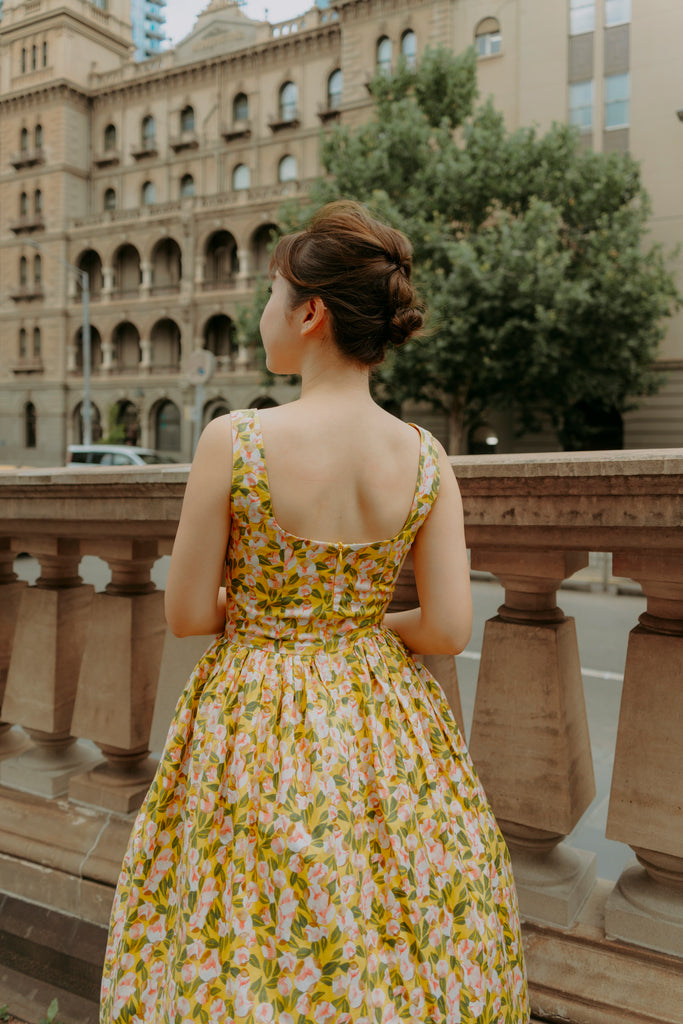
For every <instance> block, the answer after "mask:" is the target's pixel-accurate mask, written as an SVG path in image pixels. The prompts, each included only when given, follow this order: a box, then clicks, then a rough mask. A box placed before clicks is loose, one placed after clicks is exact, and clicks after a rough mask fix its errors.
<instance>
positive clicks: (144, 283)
mask: <svg viewBox="0 0 683 1024" xmlns="http://www.w3.org/2000/svg"><path fill="white" fill-rule="evenodd" d="M140 270H141V271H142V280H141V282H140V296H141V297H144V296H148V295H149V294H150V292H151V290H152V264H151V263H148V261H147V260H142V262H141V263H140Z"/></svg>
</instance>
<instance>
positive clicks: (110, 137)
mask: <svg viewBox="0 0 683 1024" xmlns="http://www.w3.org/2000/svg"><path fill="white" fill-rule="evenodd" d="M104 148H105V151H106V152H108V153H109V152H111V150H113V149H116V125H114V124H108V125H107V127H106V128H105V129H104Z"/></svg>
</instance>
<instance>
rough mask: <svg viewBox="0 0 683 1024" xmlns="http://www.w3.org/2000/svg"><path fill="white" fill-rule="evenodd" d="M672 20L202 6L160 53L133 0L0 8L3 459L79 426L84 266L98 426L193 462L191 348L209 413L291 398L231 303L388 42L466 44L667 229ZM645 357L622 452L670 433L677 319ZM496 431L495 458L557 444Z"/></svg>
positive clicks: (673, 160) (45, 455) (500, 7)
mask: <svg viewBox="0 0 683 1024" xmlns="http://www.w3.org/2000/svg"><path fill="white" fill-rule="evenodd" d="M560 8H562V11H560ZM682 28H683V10H681V11H680V12H679V10H678V6H677V5H671V4H667V3H665V2H664V0H654V2H652V0H650V2H648V3H647V4H646V3H645V0H633V11H631V5H630V3H629V0H566V3H562V4H546V3H544V2H543V0H537V2H535V3H523V2H522V0H507V2H505V3H503V2H502V0H339V2H337V3H336V4H333V5H331V6H328V7H324V8H323V7H314V8H312V9H311V10H310V11H309V12H308V13H307V14H305V15H303V16H301V17H299V18H295V19H291V20H290V21H288V22H282V23H279V24H269V23H267V22H258V21H253V20H250V19H248V18H247V17H246V16H245V15H244V14H243V13H242V11H241V10H240V6H239V5H238V4H237V3H236V2H234V0H212V2H211V3H210V4H209V5H208V7H207V9H206V10H205V11H204V12H203V13H202V14H201V15H200V17H199V18H198V19H197V23H196V25H195V28H194V29H193V31H192V33H191V34H190V35H189V36H188V37H186V38H185V39H184V40H182V41H181V43H180V44H179V45H178V46H177V47H176V48H175V49H174V50H171V51H168V52H166V53H164V54H162V55H161V56H159V57H154V58H151V59H149V60H147V61H144V62H143V63H135V62H134V61H133V59H132V57H131V52H132V42H131V30H130V25H129V11H128V7H127V0H109V2H108V4H107V5H106V9H102V7H101V5H100V4H94V3H91V2H89V0H5V2H4V10H3V18H2V21H1V22H0V325H1V330H0V464H3V463H7V464H19V465H60V464H63V462H64V459H65V452H66V448H67V445H68V444H69V443H72V442H78V441H79V440H80V439H81V435H82V414H81V410H82V399H83V394H84V379H83V352H82V330H83V303H82V297H81V289H80V283H79V277H78V273H77V271H78V270H81V271H83V270H85V271H87V272H88V276H89V282H90V316H89V321H90V331H91V363H92V371H91V377H90V391H91V396H92V402H93V414H94V427H95V433H96V435H97V433H98V432H99V433H105V434H106V433H107V432H109V431H110V430H111V427H112V425H113V424H118V425H119V427H120V428H122V430H123V431H124V432H125V434H126V436H127V438H128V439H129V440H131V441H133V440H135V441H137V443H139V444H144V445H146V446H150V447H156V448H159V449H161V450H163V451H166V452H167V453H168V454H169V455H170V456H172V457H174V458H176V459H181V460H185V459H187V458H189V456H190V451H191V444H192V419H191V415H192V408H193V406H194V403H195V388H194V385H193V384H192V383H191V382H190V380H189V378H188V377H187V375H186V373H185V372H184V368H185V367H186V365H187V362H188V358H189V357H190V356H191V354H192V353H193V352H194V351H196V350H198V349H199V350H201V349H208V350H209V351H210V352H212V353H213V355H214V357H215V362H216V372H215V374H214V376H213V377H212V379H211V380H210V382H208V383H207V384H206V385H205V386H204V389H203V399H202V419H203V421H204V422H206V421H207V420H208V419H209V418H211V416H213V415H216V414H218V413H220V412H222V411H225V410H227V409H230V408H237V407H240V406H244V405H250V404H254V403H264V402H273V401H282V400H286V399H287V398H289V397H291V395H292V391H291V389H289V388H288V387H287V386H286V385H284V384H276V385H274V386H272V387H270V388H265V387H264V385H263V383H262V378H261V373H260V370H259V369H258V361H257V359H256V355H255V353H254V352H251V351H247V350H240V349H239V348H238V347H237V346H236V344H235V332H234V320H235V315H236V311H237V309H238V307H239V305H240V304H244V303H246V302H248V301H249V296H250V294H251V293H252V290H253V285H254V281H255V279H256V277H257V275H258V274H260V273H263V272H264V270H265V269H266V266H267V247H268V243H269V240H270V237H271V233H272V231H273V229H274V227H275V226H276V221H277V214H278V208H279V206H280V204H281V202H282V200H283V197H288V196H294V197H296V196H298V195H303V194H304V193H305V191H306V185H307V182H308V181H309V180H310V179H311V178H313V177H315V176H316V175H317V174H318V173H319V170H320V164H319V157H318V144H319V137H320V132H321V130H325V128H326V127H327V126H329V125H331V124H334V123H336V122H338V121H341V122H342V123H346V124H356V123H359V122H360V121H361V120H363V119H364V118H366V117H367V116H368V114H369V110H370V104H369V95H368V91H367V88H366V83H367V81H368V80H369V79H370V77H371V76H372V74H373V73H374V71H375V70H376V68H377V66H378V65H384V66H387V67H390V66H391V65H392V64H393V63H394V62H395V61H396V59H397V57H398V54H399V53H401V52H403V54H404V55H405V56H406V57H407V58H408V59H409V60H413V59H416V60H419V56H420V53H421V51H422V50H424V48H425V47H426V46H429V45H432V46H434V45H437V44H440V43H444V42H446V43H447V44H448V45H449V46H451V47H452V48H453V49H454V50H456V51H457V50H462V49H464V48H465V47H466V46H468V45H470V44H472V43H474V44H475V45H476V48H477V51H478V53H479V55H480V62H479V63H480V67H479V87H480V92H481V94H482V95H483V96H486V95H487V94H489V93H491V94H493V96H494V98H495V101H496V103H497V105H498V106H499V107H500V108H501V109H502V110H503V111H504V113H505V117H506V121H507V123H508V125H509V126H510V127H515V126H517V125H521V124H531V123H533V122H536V123H538V124H539V125H540V126H541V128H543V127H547V126H549V124H550V123H551V122H552V121H553V120H567V119H569V120H572V121H575V122H576V123H577V124H578V125H579V126H580V128H581V130H582V133H583V134H584V137H585V141H586V144H590V145H592V146H593V147H594V148H596V149H605V150H607V149H612V148H620V149H621V148H630V149H631V151H632V152H633V153H634V155H635V156H636V157H638V158H640V159H642V160H643V168H644V178H645V183H646V186H647V187H648V189H649V190H650V192H651V194H652V197H653V203H654V212H653V219H652V231H653V234H654V236H655V237H656V238H657V239H659V240H660V241H662V242H663V243H665V244H666V245H667V246H670V245H671V244H673V243H675V242H677V241H678V239H679V238H680V233H681V225H682V224H683V199H682V198H681V195H680V190H679V189H678V188H677V176H676V174H675V173H674V168H676V167H677V166H680V163H681V156H682V155H683V153H682V150H683V124H680V123H679V121H678V120H677V119H676V110H677V109H678V108H680V107H682V106H683V95H681V93H680V87H679V75H678V54H677V52H676V40H677V38H679V30H680V29H682ZM677 90H679V91H678V92H677ZM679 270H681V266H680V265H679ZM681 276H682V277H683V274H681ZM661 360H662V364H663V366H664V367H665V368H666V369H667V370H668V380H667V384H666V386H665V388H664V389H663V390H662V392H661V393H660V394H659V395H658V396H655V397H654V398H652V399H649V400H648V401H647V402H646V403H645V404H644V405H643V406H642V407H641V408H640V410H639V411H638V412H637V413H634V414H629V416H628V417H627V418H626V423H625V443H626V445H627V446H628V447H650V446H655V447H657V446H660V447H661V446H675V445H680V443H681V441H680V437H681V433H683V323H682V321H681V319H677V320H675V321H673V322H672V324H671V328H670V330H669V333H668V335H667V339H666V341H665V343H664V345H663V346H662V352H661ZM423 418H424V417H423ZM430 424H431V425H436V426H437V427H438V423H436V421H433V422H432V421H431V420H430ZM499 433H500V434H501V438H502V442H501V444H502V446H505V447H506V448H508V449H511V448H515V447H516V448H518V449H519V448H520V447H522V448H528V449H533V448H539V447H553V446H554V439H548V438H526V439H523V440H522V441H519V440H513V439H512V438H511V437H509V436H508V437H507V438H506V437H505V435H504V426H503V427H501V429H500V430H499Z"/></svg>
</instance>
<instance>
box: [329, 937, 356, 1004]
mask: <svg viewBox="0 0 683 1024" xmlns="http://www.w3.org/2000/svg"><path fill="white" fill-rule="evenodd" d="M347 945H348V943H347ZM344 948H346V946H345V947H344ZM352 948H353V949H354V952H355V946H354V947H352ZM347 959H348V958H347ZM348 987H349V979H348V977H347V976H346V974H344V973H343V972H340V973H339V974H335V976H334V978H333V979H332V992H333V993H334V995H335V996H343V995H344V993H345V992H346V990H347V988H348Z"/></svg>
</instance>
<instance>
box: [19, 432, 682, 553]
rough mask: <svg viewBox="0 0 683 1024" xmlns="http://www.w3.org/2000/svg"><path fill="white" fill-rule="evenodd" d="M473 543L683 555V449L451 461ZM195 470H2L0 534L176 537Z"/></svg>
mask: <svg viewBox="0 0 683 1024" xmlns="http://www.w3.org/2000/svg"><path fill="white" fill-rule="evenodd" d="M450 461H451V464H452V466H453V469H454V471H455V473H456V475H457V477H458V479H459V481H460V489H461V491H462V496H463V504H464V508H465V526H466V531H467V539H468V543H469V544H470V545H471V546H495V547H500V546H513V545H514V546H517V545H521V546H524V547H553V548H559V549H565V550H570V549H575V550H577V549H578V550H584V551H586V550H590V551H617V550H626V549H630V550H634V549H643V548H656V549H659V550H666V551H669V552H671V553H672V554H673V553H674V552H676V553H678V554H677V557H683V529H681V524H682V523H683V450H682V449H658V450H654V451H627V452H622V451H619V452H606V453H596V452H571V453H563V452H562V453H542V454H531V455H529V454H525V455H495V456H490V455H482V456H460V457H453V458H451V460H450ZM187 474H188V467H187V466H181V465H167V466H145V467H139V468H135V469H128V468H120V467H105V468H97V469H94V468H91V469H78V470H77V469H74V468H72V467H65V468H59V469H20V470H15V471H10V472H2V473H0V532H1V533H3V534H4V535H5V536H8V535H13V536H15V537H17V536H28V535H34V534H37V533H39V532H41V533H49V534H50V535H52V536H62V537H80V538H84V537H90V538H94V537H100V536H102V535H103V534H104V533H106V530H107V528H109V529H113V530H114V531H115V532H116V534H117V535H119V536H127V537H134V536H135V537H145V538H150V537H152V536H155V537H158V538H160V539H162V538H165V539H168V538H171V537H173V535H174V533H175V528H176V523H177V520H178V516H179V514H180V507H181V502H182V496H183V492H184V489H185V482H186V480H187Z"/></svg>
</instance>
